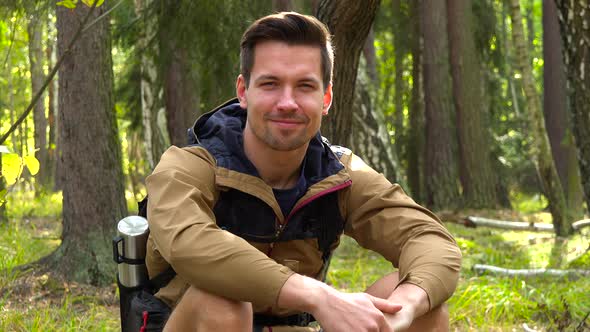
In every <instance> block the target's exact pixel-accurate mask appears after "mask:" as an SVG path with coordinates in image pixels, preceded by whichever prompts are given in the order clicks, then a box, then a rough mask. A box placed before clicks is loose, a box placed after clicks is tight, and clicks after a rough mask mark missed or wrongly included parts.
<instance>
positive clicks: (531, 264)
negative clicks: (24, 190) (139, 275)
mask: <svg viewBox="0 0 590 332" xmlns="http://www.w3.org/2000/svg"><path fill="white" fill-rule="evenodd" d="M129 201H130V203H129V206H130V207H134V206H135V205H134V204H135V203H134V202H133V201H132V200H131V199H130V200H129ZM523 204H528V203H526V202H525V203H523ZM529 205H530V204H529ZM532 205H534V204H532ZM7 207H8V215H9V221H8V223H6V224H4V225H0V331H79V330H84V331H117V330H119V318H118V315H119V313H118V303H117V299H116V297H115V292H116V289H115V287H114V285H111V286H108V287H103V288H95V287H92V286H88V285H78V284H73V283H67V282H65V281H63V280H56V279H54V278H53V277H52V276H51V275H45V274H42V275H39V274H38V273H34V272H35V271H24V272H22V271H19V270H17V269H15V267H17V266H19V265H22V264H25V263H27V262H31V261H35V260H37V259H39V258H41V257H43V256H44V255H46V254H48V253H50V252H51V251H52V250H54V249H55V248H56V247H57V246H58V245H59V235H60V232H61V221H60V216H59V211H60V210H61V196H60V195H59V194H54V195H46V196H43V197H41V198H35V199H33V197H32V196H31V195H30V194H19V193H18V192H15V193H11V196H10V197H9V201H8V206H7ZM537 208H538V206H537ZM474 213H477V212H474ZM38 216H41V217H40V218H39V217H38ZM530 218H532V219H535V220H544V221H545V219H546V218H547V216H546V214H535V215H534V216H532V217H530ZM530 218H529V219H530ZM500 219H513V218H512V217H506V218H500ZM524 219H526V218H524ZM446 225H447V227H448V228H449V230H450V231H451V233H453V234H454V235H455V237H456V239H457V243H458V244H459V246H460V247H461V250H462V252H463V257H464V258H463V265H462V270H461V279H460V281H459V285H458V287H457V290H456V292H455V294H454V296H453V297H452V298H451V299H450V300H449V302H448V303H449V309H450V314H451V327H452V329H453V330H457V331H510V330H513V329H515V330H517V331H520V330H522V327H521V325H522V324H523V323H527V324H528V325H529V326H530V327H536V328H538V329H539V330H541V331H562V330H565V331H574V330H575V327H576V326H577V325H579V324H580V322H581V321H582V319H583V318H584V316H585V315H586V314H587V313H588V312H590V278H587V277H586V278H580V279H577V280H568V279H565V278H548V277H545V278H531V279H517V278H506V277H494V276H489V275H483V276H479V275H476V274H475V273H474V272H473V271H472V266H473V265H475V264H490V265H497V266H501V267H507V268H515V269H516V268H542V267H548V266H549V265H550V262H551V257H552V251H553V250H554V248H553V247H554V238H553V236H552V234H549V233H532V232H513V231H509V232H507V231H501V230H493V229H486V228H476V229H472V228H465V227H463V226H460V225H457V224H452V223H447V224H446ZM589 239H590V230H586V231H585V233H583V234H582V235H579V234H578V235H576V236H573V237H571V238H570V239H568V240H567V241H566V242H565V243H564V244H563V248H561V249H560V252H561V253H563V257H562V259H561V260H560V261H559V262H557V263H555V262H553V263H551V264H558V266H557V267H561V268H579V269H590V252H587V251H586V250H587V248H588V245H589ZM392 270H393V268H392V266H391V264H390V263H389V262H387V261H385V260H384V259H383V258H382V257H380V256H379V255H377V254H375V253H372V252H369V251H366V250H360V249H359V248H358V246H357V245H356V243H355V242H354V240H352V239H349V238H346V237H344V238H343V239H342V243H341V245H340V247H339V248H338V249H337V251H336V253H335V255H334V258H333V259H332V263H331V266H330V270H329V274H328V282H329V283H330V284H332V285H333V286H334V287H336V288H339V289H342V290H346V291H363V290H364V289H366V288H367V287H368V286H369V285H371V284H372V283H373V282H374V281H375V280H377V279H378V278H379V277H381V276H383V275H385V274H387V273H389V272H391V271H392ZM586 324H588V325H590V319H589V320H588V321H587V322H586Z"/></svg>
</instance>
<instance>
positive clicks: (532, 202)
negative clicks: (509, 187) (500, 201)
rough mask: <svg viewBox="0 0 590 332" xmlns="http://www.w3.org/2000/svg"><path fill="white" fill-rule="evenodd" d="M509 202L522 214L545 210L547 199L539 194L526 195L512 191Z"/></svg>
mask: <svg viewBox="0 0 590 332" xmlns="http://www.w3.org/2000/svg"><path fill="white" fill-rule="evenodd" d="M510 196H511V197H510V201H511V202H512V206H513V208H514V209H515V210H516V211H519V212H522V213H534V212H539V211H542V210H544V209H546V208H547V206H548V204H549V203H548V202H547V198H546V197H545V196H543V195H541V194H538V193H535V194H527V193H523V192H517V191H513V192H511V194H510Z"/></svg>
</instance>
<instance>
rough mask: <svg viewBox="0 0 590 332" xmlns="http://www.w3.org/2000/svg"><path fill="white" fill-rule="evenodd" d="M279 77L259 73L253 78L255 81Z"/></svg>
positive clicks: (271, 79) (272, 79)
mask: <svg viewBox="0 0 590 332" xmlns="http://www.w3.org/2000/svg"><path fill="white" fill-rule="evenodd" d="M278 79H279V78H278V77H277V76H275V75H260V76H258V77H256V79H255V80H254V81H255V82H258V81H274V80H278Z"/></svg>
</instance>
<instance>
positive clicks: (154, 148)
mask: <svg viewBox="0 0 590 332" xmlns="http://www.w3.org/2000/svg"><path fill="white" fill-rule="evenodd" d="M151 1H152V0H135V10H136V13H137V15H138V16H139V17H141V19H142V20H141V24H140V25H141V28H140V29H141V30H140V34H141V35H140V37H139V38H138V40H139V42H138V45H137V48H138V49H139V54H140V57H141V84H140V86H141V114H142V124H143V138H144V148H145V155H146V158H147V161H148V165H149V169H150V170H153V169H154V167H155V166H156V164H157V163H158V161H159V160H160V156H161V155H162V153H164V151H165V149H166V148H167V147H168V145H169V142H168V137H169V136H168V134H167V133H165V132H163V130H162V128H163V129H166V126H158V114H159V113H160V112H164V109H163V108H162V106H161V105H162V100H161V94H160V91H161V86H160V85H158V81H159V78H158V69H157V66H156V64H155V61H154V59H155V58H156V57H157V56H158V51H157V48H155V47H153V43H152V42H151V41H152V40H153V39H154V38H155V34H156V30H155V25H156V22H155V19H154V18H153V15H146V14H145V12H144V11H145V9H146V8H147V7H148V6H149V4H150V3H151Z"/></svg>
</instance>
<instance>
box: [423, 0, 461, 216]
mask: <svg viewBox="0 0 590 332" xmlns="http://www.w3.org/2000/svg"><path fill="white" fill-rule="evenodd" d="M446 13H447V10H446V3H445V1H440V0H423V1H422V8H421V12H420V14H421V22H422V26H421V28H422V34H423V38H424V60H423V61H424V96H425V98H424V99H425V114H426V150H425V152H426V157H425V178H426V204H427V205H428V206H430V207H431V208H433V209H436V210H440V209H453V208H455V207H457V206H459V205H460V195H459V187H458V183H459V179H458V173H457V160H456V157H455V156H456V148H457V143H456V135H454V133H456V130H455V126H454V125H453V123H454V109H453V104H452V95H451V86H452V82H451V75H450V69H449V45H448V38H447V33H446V31H447V19H446Z"/></svg>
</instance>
